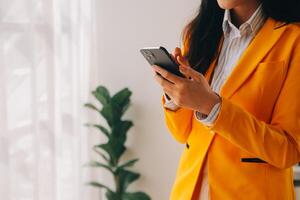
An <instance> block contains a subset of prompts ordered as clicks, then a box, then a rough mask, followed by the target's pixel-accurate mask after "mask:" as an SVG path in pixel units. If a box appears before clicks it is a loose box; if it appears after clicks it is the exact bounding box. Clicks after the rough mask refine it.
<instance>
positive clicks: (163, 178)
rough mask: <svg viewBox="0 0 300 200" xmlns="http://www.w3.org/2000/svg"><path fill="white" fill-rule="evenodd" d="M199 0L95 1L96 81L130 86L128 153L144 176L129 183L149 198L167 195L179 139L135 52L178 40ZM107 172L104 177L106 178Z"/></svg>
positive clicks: (146, 68) (149, 74)
mask: <svg viewBox="0 0 300 200" xmlns="http://www.w3.org/2000/svg"><path fill="white" fill-rule="evenodd" d="M198 4H199V1H198V0H181V1H180V0H164V1H161V0H151V1H144V0H126V1H116V0H99V1H98V2H97V9H98V11H97V16H96V17H97V20H99V21H100V22H99V24H98V30H97V31H98V34H99V35H98V36H99V38H100V39H99V40H98V41H97V42H98V46H100V48H99V49H98V51H97V52H98V55H97V56H98V59H99V60H98V61H99V63H100V64H99V68H100V69H99V71H100V80H101V81H100V83H99V84H104V85H106V86H107V87H108V88H109V89H110V90H111V91H112V92H116V91H117V90H119V89H121V88H123V87H129V88H130V89H131V90H132V91H133V96H132V107H131V108H130V109H129V111H128V113H127V115H126V118H129V119H132V120H133V121H134V124H135V126H134V127H133V128H132V129H131V131H130V132H129V139H128V142H127V144H128V146H129V148H130V149H129V153H127V155H126V157H131V158H132V157H138V158H140V161H139V162H138V163H137V165H136V167H135V169H136V170H137V171H139V172H141V173H142V178H141V179H140V180H139V181H138V182H136V184H135V185H134V186H133V187H131V189H133V190H135V189H140V190H144V191H146V192H148V193H149V194H150V195H151V197H152V199H154V200H162V199H168V196H169V192H170V189H171V186H172V182H173V180H174V177H175V172H176V168H177V164H178V159H179V155H180V152H181V151H182V149H183V147H184V146H183V145H179V144H177V143H176V142H175V141H174V140H173V138H172V137H171V136H170V135H169V133H168V131H167V129H166V126H165V122H164V118H163V112H162V107H161V95H162V91H161V89H160V88H159V86H158V85H157V83H156V82H155V80H154V78H153V72H152V70H151V68H150V66H149V65H148V64H147V63H146V61H145V60H144V58H143V57H142V55H141V54H140V52H139V49H140V48H142V47H145V46H158V45H162V46H165V47H166V48H167V49H168V50H170V51H172V50H173V48H175V47H176V46H178V45H179V44H180V36H181V31H182V28H183V26H184V25H185V23H186V22H188V19H190V18H191V17H192V16H193V14H194V11H195V10H196V9H197V8H198V6H199V5H198ZM109 178H110V177H106V176H105V179H109Z"/></svg>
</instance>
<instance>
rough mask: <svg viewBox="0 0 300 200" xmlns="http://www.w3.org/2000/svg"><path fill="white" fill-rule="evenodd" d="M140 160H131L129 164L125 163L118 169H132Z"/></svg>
mask: <svg viewBox="0 0 300 200" xmlns="http://www.w3.org/2000/svg"><path fill="white" fill-rule="evenodd" d="M138 160H139V159H132V160H129V161H127V162H125V163H124V164H122V165H120V166H119V167H118V169H122V168H126V167H132V166H133V165H134V164H135V163H136V162H137V161H138Z"/></svg>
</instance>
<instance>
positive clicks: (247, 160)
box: [241, 158, 267, 163]
mask: <svg viewBox="0 0 300 200" xmlns="http://www.w3.org/2000/svg"><path fill="white" fill-rule="evenodd" d="M241 162H245V163H267V162H266V161H264V160H261V159H260V158H241Z"/></svg>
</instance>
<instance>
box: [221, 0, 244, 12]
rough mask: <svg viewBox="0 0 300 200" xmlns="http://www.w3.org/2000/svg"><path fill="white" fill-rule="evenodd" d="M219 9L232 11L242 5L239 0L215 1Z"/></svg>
mask: <svg viewBox="0 0 300 200" xmlns="http://www.w3.org/2000/svg"><path fill="white" fill-rule="evenodd" d="M217 1H218V4H219V6H220V8H222V9H228V10H230V9H232V8H234V7H236V6H238V5H240V4H241V3H242V1H241V0H217Z"/></svg>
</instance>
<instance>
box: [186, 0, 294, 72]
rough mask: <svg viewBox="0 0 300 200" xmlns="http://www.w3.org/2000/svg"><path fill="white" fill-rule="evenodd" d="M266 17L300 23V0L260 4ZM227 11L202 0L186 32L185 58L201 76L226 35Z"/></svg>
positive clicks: (270, 0)
mask: <svg viewBox="0 0 300 200" xmlns="http://www.w3.org/2000/svg"><path fill="white" fill-rule="evenodd" d="M261 3H262V8H263V11H264V13H265V14H266V15H267V16H268V17H271V18H273V19H275V20H277V21H281V22H287V23H292V22H299V21H300V12H299V9H300V6H299V5H300V3H299V0H261ZM223 16H224V10H223V9H221V8H220V7H219V5H218V3H217V0H202V2H201V5H200V8H199V10H198V13H197V15H196V17H195V18H194V19H193V20H192V21H191V22H190V23H188V25H187V26H186V27H185V29H184V30H183V38H182V39H183V46H184V49H185V50H184V56H185V57H186V58H187V60H188V61H189V64H190V65H191V66H192V67H193V68H194V69H195V70H197V71H198V72H200V73H202V74H205V72H206V71H207V69H208V67H209V65H210V64H211V62H212V61H213V59H214V58H215V57H216V56H217V50H218V44H219V42H220V39H221V37H222V35H223V31H222V22H223Z"/></svg>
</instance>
